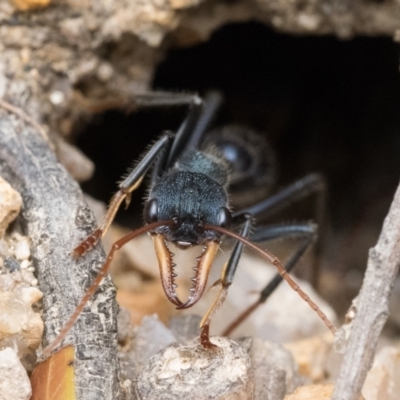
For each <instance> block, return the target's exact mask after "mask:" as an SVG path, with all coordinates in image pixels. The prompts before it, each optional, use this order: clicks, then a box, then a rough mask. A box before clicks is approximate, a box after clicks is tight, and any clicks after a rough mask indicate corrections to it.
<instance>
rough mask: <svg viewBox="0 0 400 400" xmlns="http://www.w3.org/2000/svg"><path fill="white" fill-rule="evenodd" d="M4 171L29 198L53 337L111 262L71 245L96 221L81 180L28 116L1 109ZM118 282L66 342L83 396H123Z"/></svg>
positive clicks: (25, 216)
mask: <svg viewBox="0 0 400 400" xmlns="http://www.w3.org/2000/svg"><path fill="white" fill-rule="evenodd" d="M0 143H1V145H0V174H1V175H2V176H3V177H4V178H5V179H6V180H8V181H9V182H10V183H11V184H12V185H13V186H14V188H15V189H17V190H18V191H19V192H20V193H21V195H22V198H23V209H22V213H21V215H20V217H19V220H20V223H21V225H22V227H23V229H24V230H25V233H26V234H27V235H29V237H30V239H31V242H32V248H31V254H32V258H33V263H34V266H35V268H36V273H37V277H38V281H39V287H40V289H41V291H42V292H43V293H44V297H43V318H44V323H45V337H44V339H43V343H44V344H47V343H49V342H50V341H51V340H52V339H54V337H55V336H56V334H57V332H58V331H59V330H60V329H61V328H62V327H63V325H64V323H65V322H66V320H67V319H68V317H69V316H70V315H71V314H72V312H73V311H74V308H75V307H76V305H77V303H78V302H79V300H80V299H81V298H82V296H83V294H84V292H85V290H86V289H87V287H88V286H89V285H90V283H91V281H92V280H93V278H94V276H95V275H96V274H97V271H98V269H99V268H100V267H101V265H102V263H103V261H104V258H105V257H104V252H103V250H102V249H101V248H100V247H97V248H96V249H94V250H93V251H92V252H90V253H89V254H88V255H87V256H86V257H83V258H82V259H79V260H74V259H73V258H72V256H71V250H72V248H73V246H74V244H76V243H78V242H79V240H81V239H82V238H83V237H84V236H85V235H86V234H87V233H88V232H89V231H90V230H91V229H93V226H94V222H95V221H94V217H93V215H92V213H91V211H90V210H89V209H88V207H87V206H86V205H85V202H84V200H83V196H82V193H81V191H80V189H79V186H78V184H77V183H76V182H75V181H74V180H73V179H72V178H71V177H70V176H69V175H68V173H67V172H66V171H65V169H64V168H63V167H62V166H61V165H60V164H59V163H58V161H57V159H56V156H55V154H54V153H53V151H52V150H51V149H50V147H49V145H48V144H47V143H46V141H45V140H44V139H43V137H42V136H41V135H40V133H39V132H38V131H37V130H36V129H35V128H33V127H32V126H31V125H29V124H27V123H26V122H24V121H22V120H21V119H20V117H18V116H15V115H13V114H10V113H9V112H7V111H5V110H0ZM114 295H115V289H114V287H113V286H112V284H111V283H110V280H109V279H107V280H106V282H105V283H104V284H103V285H102V286H101V288H100V289H99V290H98V292H97V293H96V295H95V296H94V298H93V299H92V300H91V301H90V302H89V304H88V306H87V307H86V308H85V310H84V312H83V313H82V315H81V316H80V318H79V320H78V322H77V324H76V326H75V328H73V329H72V331H71V332H70V333H69V335H68V337H67V339H66V340H65V341H64V344H73V345H74V347H75V363H74V365H75V371H76V376H75V385H76V395H77V399H79V400H99V399H118V398H120V397H121V395H120V390H119V382H118V372H119V368H118V362H117V323H116V316H117V312H118V308H117V305H116V303H115V302H114Z"/></svg>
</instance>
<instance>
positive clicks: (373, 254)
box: [332, 186, 400, 400]
mask: <svg viewBox="0 0 400 400" xmlns="http://www.w3.org/2000/svg"><path fill="white" fill-rule="evenodd" d="M399 263H400V186H399V187H398V189H397V191H396V194H395V196H394V200H393V203H392V205H391V207H390V210H389V214H388V215H387V217H386V219H385V222H384V224H383V228H382V232H381V234H380V236H379V239H378V243H377V244H376V246H375V247H374V248H372V249H370V252H369V259H368V266H367V271H366V274H365V278H364V282H363V285H362V288H361V291H360V293H359V296H358V301H357V304H358V306H357V310H356V316H355V318H354V320H353V326H352V331H351V334H350V338H349V342H348V344H347V348H346V353H345V356H344V360H343V363H342V366H341V369H340V374H339V378H338V381H337V384H336V387H335V391H334V393H333V397H332V400H356V399H358V398H359V395H360V391H361V388H362V385H363V383H364V380H365V378H366V375H367V372H368V371H369V369H370V368H371V366H372V362H373V359H374V355H375V350H376V345H377V342H378V337H379V335H380V333H381V330H382V328H383V325H384V324H385V322H386V320H387V318H388V315H389V311H388V306H389V297H390V292H391V289H392V287H393V283H394V280H395V278H396V276H397V271H398V268H399Z"/></svg>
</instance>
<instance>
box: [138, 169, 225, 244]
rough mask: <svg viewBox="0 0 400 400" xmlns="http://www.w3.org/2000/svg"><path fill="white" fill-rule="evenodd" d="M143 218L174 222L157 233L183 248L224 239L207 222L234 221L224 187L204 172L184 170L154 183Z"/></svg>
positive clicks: (149, 221) (217, 223) (149, 220)
mask: <svg viewBox="0 0 400 400" xmlns="http://www.w3.org/2000/svg"><path fill="white" fill-rule="evenodd" d="M144 218H145V220H146V222H147V223H152V222H156V221H160V220H172V221H174V224H173V225H166V226H161V227H159V228H157V229H156V230H155V232H156V233H159V234H162V235H163V236H164V237H165V239H166V240H168V241H169V242H173V243H175V244H177V245H178V246H179V247H182V248H185V247H189V246H191V245H198V244H203V243H205V242H207V241H219V240H220V239H221V236H222V235H221V234H220V233H219V232H216V231H215V230H207V229H204V225H216V226H221V227H229V226H230V224H231V213H230V211H229V209H228V201H227V195H226V192H225V190H224V188H223V187H222V186H221V185H220V184H219V183H217V182H216V181H214V180H213V179H211V178H209V177H207V176H205V175H204V174H199V173H193V172H182V171H180V172H170V173H167V174H166V175H164V176H163V177H162V178H161V179H159V181H158V182H157V183H156V184H155V185H154V187H153V188H152V190H151V191H150V195H149V199H148V201H147V203H146V206H145V208H144Z"/></svg>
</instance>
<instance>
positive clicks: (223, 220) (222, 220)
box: [218, 207, 232, 228]
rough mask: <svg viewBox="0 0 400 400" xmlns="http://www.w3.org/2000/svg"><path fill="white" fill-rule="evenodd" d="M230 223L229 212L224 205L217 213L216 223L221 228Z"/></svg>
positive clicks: (226, 226)
mask: <svg viewBox="0 0 400 400" xmlns="http://www.w3.org/2000/svg"><path fill="white" fill-rule="evenodd" d="M231 223H232V215H231V212H230V211H229V210H228V209H227V208H226V207H221V208H220V209H219V213H218V225H219V226H222V227H223V228H229V227H230V226H231Z"/></svg>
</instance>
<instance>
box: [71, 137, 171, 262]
mask: <svg viewBox="0 0 400 400" xmlns="http://www.w3.org/2000/svg"><path fill="white" fill-rule="evenodd" d="M173 138H174V134H173V133H171V132H165V133H164V134H163V136H162V137H161V139H159V140H158V141H157V142H156V143H155V144H154V145H153V146H152V147H151V149H150V150H149V151H148V152H147V153H146V155H145V156H144V157H143V159H142V160H141V161H140V162H139V163H138V165H137V166H136V167H135V168H134V170H133V171H132V172H131V173H130V174H129V175H128V177H127V178H125V179H124V181H123V182H122V183H121V184H120V185H119V190H118V192H117V193H116V194H115V195H114V196H113V197H112V199H111V202H110V205H109V207H108V211H107V213H106V215H105V217H104V219H103V222H102V224H101V225H100V226H99V227H98V228H97V229H96V230H95V231H94V232H92V233H91V234H90V235H89V236H87V237H86V239H84V240H83V241H82V242H81V243H80V244H79V245H78V246H77V247H75V249H74V251H73V254H74V256H75V257H81V256H83V255H84V254H86V253H87V252H88V251H89V250H91V249H92V248H93V247H94V246H95V245H96V244H97V242H98V241H99V239H100V238H101V237H103V236H104V235H105V234H106V232H107V230H108V228H109V227H110V225H111V222H112V221H113V220H114V217H115V214H116V213H117V211H118V209H119V207H120V205H121V203H122V202H123V201H124V200H125V202H126V205H127V206H128V205H129V201H130V196H131V193H132V192H133V191H134V190H136V189H137V188H138V187H139V186H140V184H141V183H142V180H143V178H144V176H145V175H146V173H147V171H148V170H149V169H150V167H151V166H152V165H153V163H154V162H155V160H156V159H157V156H158V155H159V154H160V152H161V151H162V150H164V149H166V148H167V147H168V145H169V144H170V143H171V141H172V139H173Z"/></svg>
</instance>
